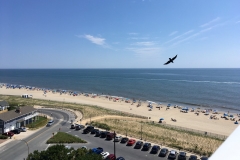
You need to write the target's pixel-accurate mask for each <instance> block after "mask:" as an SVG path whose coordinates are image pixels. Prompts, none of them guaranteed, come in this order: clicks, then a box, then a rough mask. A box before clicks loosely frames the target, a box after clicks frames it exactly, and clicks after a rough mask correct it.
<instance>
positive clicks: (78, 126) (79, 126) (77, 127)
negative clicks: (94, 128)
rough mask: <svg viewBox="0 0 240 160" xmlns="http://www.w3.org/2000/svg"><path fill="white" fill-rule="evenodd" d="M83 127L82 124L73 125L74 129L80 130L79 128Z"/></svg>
mask: <svg viewBox="0 0 240 160" xmlns="http://www.w3.org/2000/svg"><path fill="white" fill-rule="evenodd" d="M83 128H84V125H77V126H76V127H75V129H76V130H80V129H83Z"/></svg>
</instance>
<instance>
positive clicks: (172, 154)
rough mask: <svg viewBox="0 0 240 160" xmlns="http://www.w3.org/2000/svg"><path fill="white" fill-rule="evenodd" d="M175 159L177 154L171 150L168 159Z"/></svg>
mask: <svg viewBox="0 0 240 160" xmlns="http://www.w3.org/2000/svg"><path fill="white" fill-rule="evenodd" d="M176 158H177V152H176V151H175V150H171V151H170V153H169V155H168V159H176Z"/></svg>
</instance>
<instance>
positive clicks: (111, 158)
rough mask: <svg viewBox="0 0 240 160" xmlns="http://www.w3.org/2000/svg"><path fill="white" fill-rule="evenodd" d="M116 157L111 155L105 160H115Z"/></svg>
mask: <svg viewBox="0 0 240 160" xmlns="http://www.w3.org/2000/svg"><path fill="white" fill-rule="evenodd" d="M115 159H116V156H115V155H114V154H109V155H108V156H107V158H106V159H105V160H115Z"/></svg>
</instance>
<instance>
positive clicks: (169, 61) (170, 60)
mask: <svg viewBox="0 0 240 160" xmlns="http://www.w3.org/2000/svg"><path fill="white" fill-rule="evenodd" d="M176 58H177V55H176V56H175V57H173V58H169V60H168V61H167V62H166V63H164V65H167V64H169V63H171V62H172V63H173V61H174V59H176Z"/></svg>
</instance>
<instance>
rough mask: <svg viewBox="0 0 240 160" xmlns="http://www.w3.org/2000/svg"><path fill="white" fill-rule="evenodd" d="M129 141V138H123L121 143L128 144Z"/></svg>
mask: <svg viewBox="0 0 240 160" xmlns="http://www.w3.org/2000/svg"><path fill="white" fill-rule="evenodd" d="M128 140H129V138H127V137H123V138H122V140H121V142H120V143H127V141H128Z"/></svg>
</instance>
